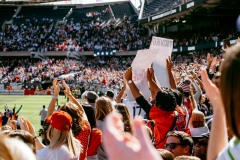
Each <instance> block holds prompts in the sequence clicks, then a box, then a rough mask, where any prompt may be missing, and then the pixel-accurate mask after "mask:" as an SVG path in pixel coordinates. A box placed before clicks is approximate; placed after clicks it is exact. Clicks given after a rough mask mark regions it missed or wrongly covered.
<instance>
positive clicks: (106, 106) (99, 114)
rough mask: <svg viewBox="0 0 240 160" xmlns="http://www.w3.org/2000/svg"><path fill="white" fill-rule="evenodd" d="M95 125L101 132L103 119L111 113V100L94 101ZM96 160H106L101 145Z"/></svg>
mask: <svg viewBox="0 0 240 160" xmlns="http://www.w3.org/2000/svg"><path fill="white" fill-rule="evenodd" d="M95 106H96V120H97V121H96V124H97V128H99V129H100V130H101V131H103V128H104V123H105V118H106V117H107V115H109V114H110V113H111V112H112V111H113V106H112V102H111V100H109V99H108V98H106V97H100V98H98V99H97V101H96V104H95ZM98 159H99V160H107V159H108V157H107V154H106V152H105V150H104V146H103V145H102V144H101V145H100V147H99V148H98Z"/></svg>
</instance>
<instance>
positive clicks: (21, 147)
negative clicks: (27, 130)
mask: <svg viewBox="0 0 240 160" xmlns="http://www.w3.org/2000/svg"><path fill="white" fill-rule="evenodd" d="M0 159H3V160H15V159H18V160H36V159H37V158H36V156H35V154H34V153H33V151H32V150H31V149H30V148H29V147H28V146H27V145H26V144H25V143H24V142H22V141H21V140H18V139H17V138H9V137H8V136H6V135H4V134H0Z"/></svg>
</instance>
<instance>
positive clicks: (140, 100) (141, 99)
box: [125, 67, 152, 115]
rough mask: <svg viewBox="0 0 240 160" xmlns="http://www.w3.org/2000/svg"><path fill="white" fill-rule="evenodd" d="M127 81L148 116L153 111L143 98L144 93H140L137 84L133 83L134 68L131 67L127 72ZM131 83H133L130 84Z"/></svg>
mask: <svg viewBox="0 0 240 160" xmlns="http://www.w3.org/2000/svg"><path fill="white" fill-rule="evenodd" d="M125 79H126V81H127V82H128V86H129V88H130V91H131V93H132V95H133V97H134V99H135V100H136V102H137V104H138V105H139V106H140V107H141V108H142V109H143V110H144V111H145V112H146V114H147V115H148V114H149V112H150V109H151V107H152V106H151V104H150V103H149V102H148V101H147V100H146V99H145V98H144V97H143V95H142V93H141V92H140V91H139V89H138V88H137V86H136V85H135V83H134V82H133V81H132V67H129V68H128V69H127V71H126V72H125ZM129 81H131V82H130V83H129Z"/></svg>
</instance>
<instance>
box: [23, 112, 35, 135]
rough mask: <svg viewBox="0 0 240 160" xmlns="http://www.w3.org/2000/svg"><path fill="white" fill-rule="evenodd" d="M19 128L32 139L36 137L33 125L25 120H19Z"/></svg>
mask: <svg viewBox="0 0 240 160" xmlns="http://www.w3.org/2000/svg"><path fill="white" fill-rule="evenodd" d="M20 128H21V129H22V130H25V131H27V132H29V133H30V134H31V135H32V136H33V137H35V136H36V132H35V129H34V127H33V125H32V124H31V123H30V122H29V121H28V120H27V119H25V118H23V117H22V118H20Z"/></svg>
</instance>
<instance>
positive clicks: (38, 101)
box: [0, 95, 66, 132]
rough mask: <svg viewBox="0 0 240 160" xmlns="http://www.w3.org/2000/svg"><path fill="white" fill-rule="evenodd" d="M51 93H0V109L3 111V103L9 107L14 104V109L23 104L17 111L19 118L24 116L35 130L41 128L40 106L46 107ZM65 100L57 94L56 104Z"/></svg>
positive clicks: (60, 103)
mask: <svg viewBox="0 0 240 160" xmlns="http://www.w3.org/2000/svg"><path fill="white" fill-rule="evenodd" d="M51 98H52V97H51V95H46V96H45V95H39V96H38V95H29V96H26V95H20V96H17V95H0V111H1V112H4V106H5V104H8V107H9V109H12V108H13V107H14V104H16V106H17V107H16V110H17V109H18V108H19V107H20V106H21V105H23V107H22V109H21V111H20V112H19V114H18V115H19V118H21V117H24V118H26V119H28V120H29V121H30V122H31V123H32V124H33V125H34V127H35V130H36V132H37V131H38V130H39V129H40V128H41V126H40V116H39V112H40V110H41V109H42V106H43V105H45V106H46V108H47V107H48V104H49V102H50V100H51ZM65 102H66V99H65V98H64V96H59V101H58V104H59V105H62V104H64V103H65Z"/></svg>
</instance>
